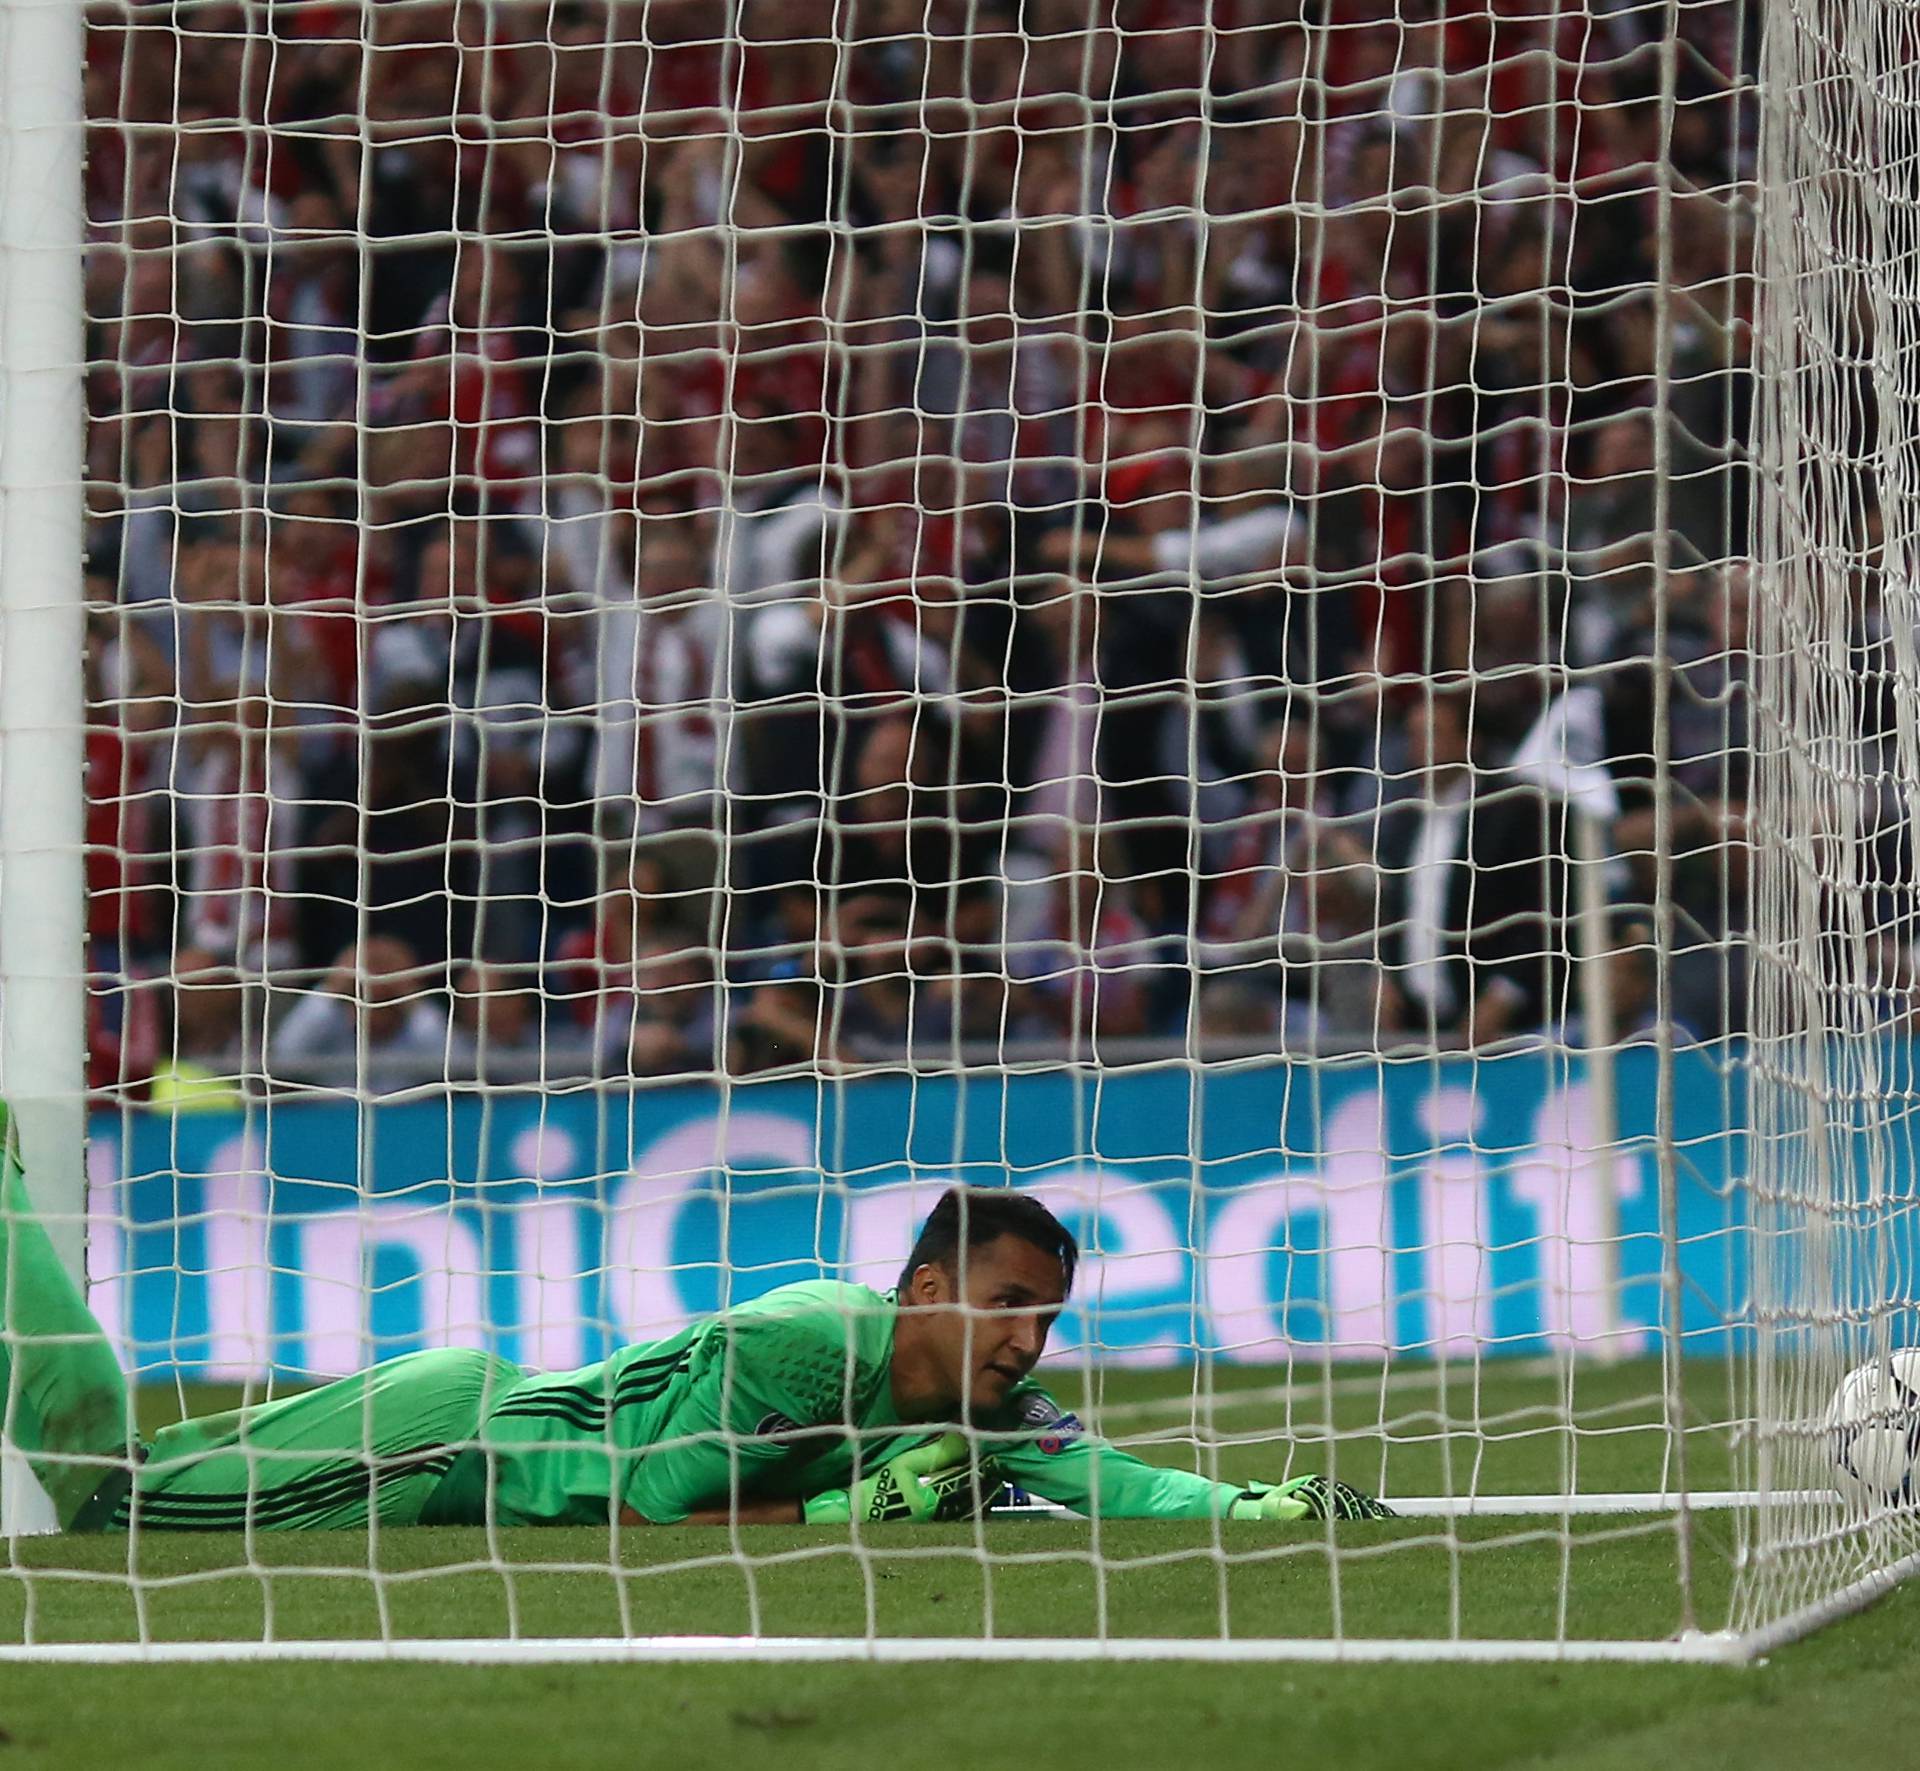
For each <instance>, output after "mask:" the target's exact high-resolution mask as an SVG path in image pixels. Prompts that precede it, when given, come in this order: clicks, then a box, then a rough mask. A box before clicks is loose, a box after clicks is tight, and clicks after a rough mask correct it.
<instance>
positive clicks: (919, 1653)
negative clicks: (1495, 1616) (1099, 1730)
mask: <svg viewBox="0 0 1920 1771" xmlns="http://www.w3.org/2000/svg"><path fill="white" fill-rule="evenodd" d="M1753 1642H1754V1638H1750V1637H1746V1636H1740V1635H1735V1634H1732V1633H1713V1634H1709V1633H1706V1632H1702V1631H1696V1632H1693V1633H1691V1634H1688V1635H1683V1636H1676V1637H1672V1638H1669V1639H1667V1640H1662V1641H1652V1640H1618V1641H1524V1640H1506V1639H1496V1640H1488V1641H1472V1640H1467V1639H1464V1638H1459V1637H1445V1636H1442V1637H1435V1638H1431V1639H1428V1638H1424V1637H1418V1636H1410V1637H1381V1638H1377V1639H1372V1640H1367V1639H1355V1640H1352V1641H1338V1640H1334V1639H1331V1638H1326V1637H1275V1638H1273V1639H1270V1640H1264V1641H1232V1640H1228V1639H1225V1638H1222V1637H1214V1636H1207V1637H1186V1636H1132V1637H1123V1636H1110V1637H1108V1638H1106V1639H1105V1640H1102V1639H1100V1638H1098V1637H1091V1636H1085V1637H1082V1636H995V1637H990V1638H984V1639H983V1638H980V1637H974V1636H881V1637H871V1638H869V1637H864V1636H634V1637H620V1636H588V1637H567V1636H549V1637H540V1636H517V1637H510V1638H506V1639H502V1640H495V1639H492V1638H489V1637H464V1638H462V1637H447V1638H443V1639H440V1640H412V1641H398V1640H389V1641H340V1642H146V1643H142V1642H48V1643H35V1644H19V1643H14V1644H9V1645H6V1646H0V1665H4V1664H6V1663H8V1662H16V1661H31V1662H39V1663H41V1664H59V1663H69V1664H71V1663H85V1664H92V1665H122V1666H124V1665H131V1664H138V1663H143V1662H144V1663H155V1664H163V1665H164V1664H178V1663H181V1662H194V1661H199V1662H222V1661H296V1660H297V1661H339V1662H352V1661H358V1662H364V1661H433V1662H442V1663H451V1664H454V1665H459V1666H487V1665H498V1664H503V1663H510V1662H517V1663H520V1664H523V1665H538V1664H542V1663H557V1662H566V1661H574V1662H582V1661H608V1662H626V1663H645V1662H654V1663H657V1664H671V1665H679V1664H685V1663H688V1662H696V1661H749V1662H774V1661H785V1662H793V1661H815V1662H817V1661H842V1662H858V1661H866V1662H870V1663H878V1664H898V1663H901V1662H924V1661H962V1660H972V1661H1002V1662H1005V1661H1079V1662H1086V1661H1148V1660H1186V1661H1240V1662H1259V1661H1267V1662H1278V1661H1317V1662H1327V1663H1342V1662H1344V1663H1348V1664H1363V1663H1368V1662H1379V1661H1482V1662H1489V1661H1627V1662H1661V1661H1669V1662H1671V1661H1681V1662H1696V1663H1705V1664H1715V1665H1728V1664H1737V1663H1739V1662H1742V1661H1746V1660H1750V1659H1752V1658H1753V1656H1754V1653H1755V1649H1754V1646H1753Z"/></svg>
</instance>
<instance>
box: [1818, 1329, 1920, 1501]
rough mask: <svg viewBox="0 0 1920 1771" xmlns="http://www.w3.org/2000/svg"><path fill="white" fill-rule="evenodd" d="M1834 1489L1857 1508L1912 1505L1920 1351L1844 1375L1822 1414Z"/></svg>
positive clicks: (1919, 1447) (1919, 1423) (1918, 1446)
mask: <svg viewBox="0 0 1920 1771" xmlns="http://www.w3.org/2000/svg"><path fill="white" fill-rule="evenodd" d="M1827 1422H1828V1425H1829V1427H1830V1428H1831V1429H1832V1432H1833V1464H1834V1478H1835V1486H1836V1487H1837V1488H1838V1489H1839V1491H1840V1493H1841V1496H1842V1497H1843V1498H1844V1499H1846V1500H1850V1501H1855V1502H1857V1503H1858V1504H1859V1505H1861V1506H1863V1507H1873V1506H1888V1505H1903V1506H1910V1505H1912V1504H1913V1500H1914V1461H1915V1458H1916V1456H1920V1349H1914V1348H1904V1349H1902V1350H1901V1351H1899V1352H1896V1353H1894V1354H1893V1355H1892V1356H1891V1357H1890V1358H1887V1359H1871V1360H1869V1361H1868V1362H1867V1363H1866V1364H1865V1365H1861V1366H1856V1367H1855V1368H1854V1369H1853V1370H1852V1371H1850V1372H1848V1373H1847V1375H1846V1377H1845V1379H1844V1380H1843V1381H1842V1382H1841V1385H1840V1388H1839V1391H1838V1393H1837V1394H1836V1395H1835V1396H1834V1399H1833V1406H1832V1407H1831V1408H1830V1409H1829V1410H1828V1411H1827Z"/></svg>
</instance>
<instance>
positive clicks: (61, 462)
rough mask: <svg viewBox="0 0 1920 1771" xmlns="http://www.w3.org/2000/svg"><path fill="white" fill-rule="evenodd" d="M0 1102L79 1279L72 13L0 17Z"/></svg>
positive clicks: (42, 2) (13, 7)
mask: <svg viewBox="0 0 1920 1771" xmlns="http://www.w3.org/2000/svg"><path fill="white" fill-rule="evenodd" d="M0 33H4V35H0V975H4V979H5V990H4V1000H0V1089H4V1091H5V1094H6V1097H7V1099H8V1100H9V1102H10V1103H11V1104H12V1106H13V1108H14V1110H15V1112H16V1114H17V1115H18V1122H19V1127H20V1136H21V1139H22V1141H23V1143H24V1145H25V1147H26V1149H27V1151H28V1158H29V1160H30V1161H31V1162H32V1163H33V1165H34V1171H35V1174H36V1176H37V1177H40V1178H39V1180H38V1181H37V1185H38V1187H39V1190H40V1193H41V1197H42V1209H43V1210H44V1211H45V1212H46V1213H47V1217H48V1228H49V1233H50V1234H51V1235H52V1236H53V1237H54V1238H55V1240H56V1242H57V1243H58V1245H59V1247H60V1249H61V1251H62V1254H63V1255H64V1257H65V1259H66V1261H67V1264H68V1266H69V1268H70V1270H71V1271H72V1272H73V1273H74V1274H75V1275H76V1276H77V1275H78V1274H79V1273H80V1272H81V1271H82V1264H83V1255H82V1249H83V1246H84V1225H85V1200H86V1179H85V1167H84V1150H85V1143H86V1130H85V1125H86V1099H87V1090H86V1004H87V982H86V972H85V967H86V958H85V950H86V937H85V929H86V885H85V878H84V871H83V866H82V846H83V838H84V817H83V811H82V806H83V799H82V796H83V793H84V791H85V785H84V782H85V755H84V746H83V735H84V732H85V728H86V722H85V718H84V715H83V712H82V694H81V657H82V654H83V647H84V638H83V636H84V590H83V584H82V563H83V558H84V553H85V536H84V530H83V526H82V515H81V513H82V497H81V488H80V473H81V462H82V460H83V457H84V449H83V443H82V435H81V432H82V424H83V420H84V414H85V401H84V398H83V395H82V391H81V377H82V369H83V365H84V362H85V358H86V350H85V345H84V342H83V338H84V324H85V322H84V303H83V300H82V296H81V254H82V249H83V245H84V239H85V228H86V223H85V214H84V210H83V207H82V197H81V171H80V169H81V162H82V158H83V155H84V148H85V125H84V120H83V114H82V109H81V98H80V69H81V63H82V55H83V48H84V45H83V40H82V24H81V9H80V8H78V7H76V6H72V5H68V4H65V3H63V0H52V3H48V0H9V3H8V5H7V7H6V9H5V12H4V14H0Z"/></svg>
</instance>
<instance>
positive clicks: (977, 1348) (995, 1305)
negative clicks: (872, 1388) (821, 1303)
mask: <svg viewBox="0 0 1920 1771" xmlns="http://www.w3.org/2000/svg"><path fill="white" fill-rule="evenodd" d="M956 1266H957V1268H958V1270H957V1271H949V1270H948V1268H947V1267H946V1266H945V1265H938V1266H935V1265H929V1266H925V1267H922V1268H920V1270H919V1271H918V1272H917V1273H915V1274H914V1276H913V1283H912V1285H911V1286H910V1287H909V1288H908V1289H909V1291H910V1292H911V1293H912V1294H913V1302H915V1303H917V1304H930V1305H934V1306H940V1305H944V1306H946V1307H945V1308H935V1309H932V1310H929V1312H928V1314H927V1316H926V1317H925V1318H924V1320H925V1321H926V1323H927V1329H928V1333H929V1336H930V1338H931V1339H932V1341H933V1346H934V1349H935V1356H936V1358H937V1360H938V1362H939V1364H940V1367H941V1375H942V1376H943V1377H944V1378H945V1379H946V1382H947V1386H948V1389H949V1393H950V1394H951V1395H952V1397H953V1399H954V1401H955V1402H958V1401H960V1400H961V1399H962V1398H963V1397H964V1398H965V1399H966V1401H967V1402H968V1404H969V1405H970V1406H971V1407H972V1408H974V1409H977V1410H979V1411H981V1412H982V1413H990V1412H991V1411H992V1410H994V1409H996V1408H998V1407H999V1406H1000V1404H1001V1403H1003V1402H1004V1401H1005V1400H1006V1399H1007V1392H1008V1391H1009V1390H1011V1389H1012V1388H1013V1386H1014V1385H1015V1384H1017V1383H1019V1382H1020V1380H1021V1379H1022V1378H1024V1377H1025V1376H1027V1374H1028V1373H1029V1372H1031V1371H1032V1370H1033V1368H1034V1366H1035V1365H1036V1364H1037V1363H1039V1359H1040V1355H1041V1354H1042V1353H1043V1352H1044V1351H1045V1350H1046V1345H1047V1335H1048V1333H1049V1331H1050V1330H1051V1329H1052V1327H1053V1323H1054V1318H1055V1317H1056V1316H1058V1315H1059V1314H1060V1307H1061V1305H1062V1304H1064V1303H1065V1302H1066V1284H1065V1279H1064V1275H1063V1274H1062V1273H1061V1271H1060V1262H1059V1259H1058V1258H1057V1257H1056V1256H1054V1255H1050V1254H1048V1253H1047V1252H1046V1251H1045V1250H1044V1249H1039V1248H1035V1247H1034V1246H1033V1244H1032V1243H1030V1242H1024V1241H1022V1240H1021V1239H1020V1238H1019V1237H1017V1236H1000V1237H996V1238H995V1239H994V1240H993V1241H992V1242H988V1243H984V1244H982V1245H981V1246H980V1247H978V1248H970V1249H968V1250H966V1251H965V1254H964V1255H963V1256H961V1257H958V1258H957V1260H956ZM955 1304H959V1305H962V1306H964V1307H963V1308H960V1309H955V1308H953V1307H952V1306H954V1305H955Z"/></svg>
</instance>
